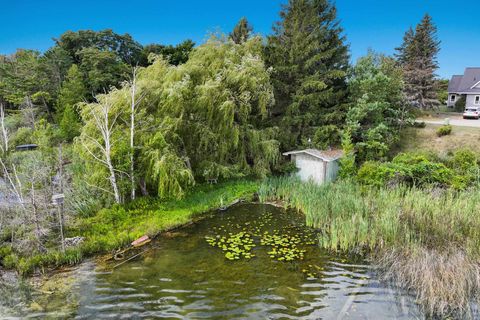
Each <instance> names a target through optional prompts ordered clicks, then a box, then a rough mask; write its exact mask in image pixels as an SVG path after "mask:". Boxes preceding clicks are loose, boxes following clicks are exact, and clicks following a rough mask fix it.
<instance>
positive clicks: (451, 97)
mask: <svg viewBox="0 0 480 320" xmlns="http://www.w3.org/2000/svg"><path fill="white" fill-rule="evenodd" d="M455 98H456V96H455V95H454V94H452V95H451V96H450V101H452V102H455Z"/></svg>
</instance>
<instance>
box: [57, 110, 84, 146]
mask: <svg viewBox="0 0 480 320" xmlns="http://www.w3.org/2000/svg"><path fill="white" fill-rule="evenodd" d="M59 127H60V133H61V134H62V137H63V138H64V139H65V141H68V142H70V141H72V140H73V138H75V137H76V136H78V135H79V134H80V120H79V117H78V115H77V113H76V112H75V110H74V109H73V107H72V106H71V105H67V107H66V108H65V110H64V111H63V116H62V119H61V120H60V124H59Z"/></svg>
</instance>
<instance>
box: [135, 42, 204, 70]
mask: <svg viewBox="0 0 480 320" xmlns="http://www.w3.org/2000/svg"><path fill="white" fill-rule="evenodd" d="M194 47H195V42H193V41H192V40H185V41H183V42H181V43H179V44H177V45H176V46H172V45H168V46H166V45H161V44H149V45H146V46H145V47H144V48H143V50H142V59H141V62H140V64H141V65H142V66H148V65H149V64H150V63H149V56H150V54H154V55H161V56H163V57H164V59H166V60H167V61H168V62H169V63H170V64H172V65H174V66H178V65H180V64H183V63H185V62H187V60H188V56H189V55H190V52H191V51H192V50H193V48H194Z"/></svg>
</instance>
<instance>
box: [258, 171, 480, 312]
mask: <svg viewBox="0 0 480 320" xmlns="http://www.w3.org/2000/svg"><path fill="white" fill-rule="evenodd" d="M259 196H260V199H261V200H262V201H274V200H281V201H284V202H285V203H286V204H287V205H289V206H291V207H293V208H296V209H298V210H301V211H302V212H303V213H304V214H305V216H306V220H307V224H308V225H310V226H312V227H315V228H318V229H319V230H320V236H319V244H320V246H321V247H323V248H326V249H328V250H334V251H337V250H341V251H350V252H356V253H359V252H361V253H364V254H368V255H370V256H371V257H372V258H375V259H374V261H376V262H377V265H378V266H379V267H380V269H379V270H381V271H382V272H383V275H384V277H385V279H389V280H392V281H393V282H394V283H395V284H396V285H398V286H401V287H403V288H405V289H407V290H411V291H412V292H414V293H415V294H416V296H417V299H418V301H419V302H420V304H421V305H422V306H423V307H424V308H425V311H426V312H427V313H428V314H431V315H440V316H441V317H443V316H450V315H451V313H452V312H456V314H457V316H460V317H463V316H465V314H466V312H468V310H470V309H469V308H468V307H469V304H470V302H471V301H473V300H475V299H477V298H478V296H479V293H480V267H479V266H480V189H479V188H472V189H470V190H466V191H450V190H439V189H432V190H422V189H417V188H409V187H402V186H400V187H395V188H380V189H378V188H368V187H364V186H361V185H358V184H357V183H355V182H352V181H339V182H337V183H334V184H328V185H324V186H317V185H315V184H312V183H302V182H300V181H299V180H298V179H295V178H292V177H279V178H271V179H268V180H266V181H265V182H264V183H263V184H262V185H261V186H260V190H259ZM477 302H478V301H477Z"/></svg>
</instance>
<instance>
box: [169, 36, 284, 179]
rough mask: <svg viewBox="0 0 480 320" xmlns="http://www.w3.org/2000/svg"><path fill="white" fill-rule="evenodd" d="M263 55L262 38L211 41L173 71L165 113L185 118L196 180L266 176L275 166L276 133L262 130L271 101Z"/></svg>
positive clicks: (185, 136)
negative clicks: (237, 42) (241, 42)
mask: <svg viewBox="0 0 480 320" xmlns="http://www.w3.org/2000/svg"><path fill="white" fill-rule="evenodd" d="M261 54H262V39H261V38H258V37H255V38H251V39H249V40H247V41H246V42H244V43H243V44H241V45H235V44H234V43H233V42H229V41H226V40H225V39H216V38H213V39H210V40H209V41H208V42H207V43H206V44H204V45H202V46H200V47H198V48H197V49H196V50H195V51H194V52H193V53H192V54H191V56H190V59H189V60H188V61H187V62H186V63H185V64H184V65H182V66H181V67H180V68H178V69H172V74H171V76H170V78H171V79H172V80H174V81H172V82H169V83H168V84H166V85H167V88H168V89H167V90H168V91H167V92H168V95H167V96H166V97H165V100H164V103H163V106H164V108H163V110H162V111H163V114H165V115H167V114H171V110H178V111H177V112H178V115H179V116H181V117H182V121H181V122H180V124H179V131H178V132H179V136H180V137H181V139H182V144H183V148H185V151H186V155H187V156H188V158H189V161H190V164H191V167H192V170H193V172H194V174H195V176H196V177H202V178H216V177H221V178H226V177H232V176H238V175H248V174H255V175H259V176H263V175H265V174H267V173H268V172H270V169H271V166H272V165H273V164H274V163H275V162H276V160H277V157H278V142H277V141H276V140H275V134H274V130H271V129H261V126H260V125H261V123H262V122H263V121H264V120H265V119H266V117H267V115H268V110H269V108H270V106H271V105H272V103H273V93H272V87H271V84H270V75H269V73H268V71H267V69H266V67H265V65H264V62H263V59H262V57H261Z"/></svg>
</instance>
